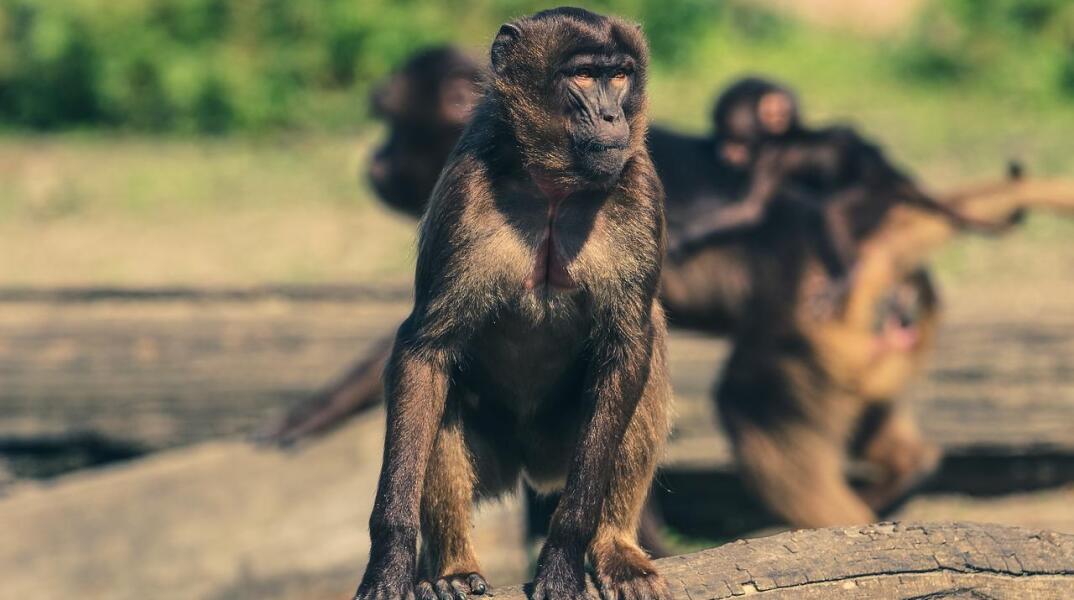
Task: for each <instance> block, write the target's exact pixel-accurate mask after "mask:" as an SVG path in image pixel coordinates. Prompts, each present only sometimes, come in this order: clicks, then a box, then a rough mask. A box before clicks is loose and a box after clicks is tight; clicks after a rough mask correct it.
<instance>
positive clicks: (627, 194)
mask: <svg viewBox="0 0 1074 600" xmlns="http://www.w3.org/2000/svg"><path fill="white" fill-rule="evenodd" d="M491 54H492V61H491V63H492V70H493V75H492V77H491V81H490V87H489V90H488V92H487V93H486V95H485V98H484V100H483V101H482V103H481V104H480V105H479V106H478V107H477V109H476V113H475V116H474V118H473V120H472V121H471V123H470V126H469V127H468V128H467V130H466V132H465V133H464V134H463V137H462V139H461V140H460V141H459V144H458V146H457V147H456V149H455V151H454V153H453V154H452V156H451V158H450V159H449V161H448V164H447V166H446V167H445V169H444V173H443V175H442V176H441V178H440V181H439V182H438V183H437V186H436V189H435V190H434V192H433V196H432V199H431V201H430V205H429V208H428V210H427V212H426V215H425V217H424V219H423V221H422V227H421V234H420V242H419V257H418V266H417V275H416V278H415V288H416V289H415V303H414V309H413V312H412V313H411V315H410V317H409V318H407V320H406V321H405V322H404V323H403V325H402V326H401V327H400V329H399V333H398V334H397V336H396V341H395V346H394V348H393V350H392V356H391V359H390V360H389V363H388V369H387V373H386V392H387V398H388V403H387V405H388V431H387V438H386V441H385V451H384V463H383V467H382V471H381V477H380V482H379V484H378V489H377V498H376V502H375V505H374V509H373V515H372V517H371V518H370V533H371V538H372V547H371V550H370V560H369V566H368V568H367V569H366V573H365V576H364V577H363V580H362V583H361V585H360V586H359V588H358V592H357V598H359V599H361V600H372V599H377V600H380V599H385V600H394V599H397V598H398V599H402V598H411V597H414V596H417V597H418V598H421V599H422V600H434V599H437V598H439V599H440V600H448V599H454V600H461V599H462V598H465V597H466V596H467V595H468V594H475V595H481V594H484V593H486V592H487V590H488V584H487V582H486V581H485V580H484V578H483V577H482V576H481V575H480V568H479V566H478V564H477V559H476V557H475V556H474V553H473V549H472V547H471V544H470V539H469V536H470V532H469V530H470V513H471V504H472V502H473V501H474V500H475V499H476V498H485V497H492V496H495V495H497V494H501V493H504V492H506V491H511V490H513V489H514V487H515V485H516V483H517V480H518V478H519V476H520V474H522V473H524V474H525V476H526V478H527V479H528V480H529V481H531V482H532V483H534V484H535V485H537V486H539V487H542V488H544V489H556V488H559V487H561V486H562V487H563V496H562V499H561V500H560V502H559V506H558V507H557V509H556V512H555V515H554V517H553V520H552V525H551V530H550V533H549V536H548V540H547V542H546V543H545V545H544V548H543V549H542V550H541V555H540V558H539V560H538V567H537V574H536V579H535V582H534V591H533V597H534V598H535V599H536V600H546V599H555V600H570V599H574V598H585V597H586V595H587V594H586V576H585V571H584V565H585V557H586V555H587V554H588V556H589V558H590V561H591V563H592V565H593V568H594V570H595V572H596V579H597V584H598V586H599V587H600V589H601V593H602V595H603V597H605V598H607V599H612V598H637V599H650V598H653V599H658V598H659V599H664V598H670V593H669V591H668V587H667V583H666V582H665V581H664V580H663V578H662V577H660V575H659V574H658V573H656V571H655V569H654V567H653V564H652V562H651V561H650V560H649V558H648V557H647V556H646V555H645V553H644V552H643V551H642V550H641V549H640V548H639V547H638V545H637V542H636V539H635V530H636V528H637V521H638V515H639V514H640V512H641V507H642V503H643V501H644V499H645V496H646V494H647V492H648V489H649V483H650V481H651V479H652V475H653V471H654V469H655V468H656V462H657V458H658V455H659V452H660V448H661V446H662V444H663V441H664V438H665V437H666V434H667V409H668V406H667V405H668V402H669V400H670V387H669V384H668V380H667V373H666V365H665V350H664V343H665V339H664V338H665V335H666V334H665V330H664V323H663V314H662V312H661V309H660V306H659V304H658V303H657V302H656V300H655V297H656V288H657V285H658V281H659V276H660V265H661V257H662V250H663V236H664V233H663V229H664V223H663V207H662V190H661V187H660V182H659V180H658V179H657V177H656V173H655V171H654V169H653V166H652V163H651V161H650V159H649V156H648V151H647V150H646V147H645V132H646V122H645V94H644V84H645V68H646V65H647V61H648V51H647V48H646V44H645V40H644V38H643V37H642V35H641V33H640V30H639V29H638V28H637V27H636V26H634V25H631V24H628V23H625V22H623V21H620V20H618V19H615V18H608V17H602V16H599V15H596V14H593V13H591V12H588V11H585V10H581V9H568V8H561V9H555V10H551V11H544V12H541V13H538V14H536V15H534V16H533V17H530V18H526V19H521V20H519V21H516V22H514V23H509V24H506V25H504V26H503V27H502V28H501V29H500V31H499V33H498V34H497V36H496V39H495V40H494V42H493V45H492V53H491ZM419 524H420V530H421V534H422V539H423V541H424V544H423V549H422V550H423V552H422V559H423V560H422V570H423V573H422V578H421V580H420V581H419V580H418V578H417V572H416V568H417V566H416V560H417V550H416V543H417V536H418V530H419Z"/></svg>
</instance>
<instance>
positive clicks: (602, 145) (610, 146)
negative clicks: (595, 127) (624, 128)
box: [585, 140, 627, 152]
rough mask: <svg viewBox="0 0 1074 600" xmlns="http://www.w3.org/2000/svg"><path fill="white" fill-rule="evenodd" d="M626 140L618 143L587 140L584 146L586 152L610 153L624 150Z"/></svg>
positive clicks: (614, 141) (616, 141)
mask: <svg viewBox="0 0 1074 600" xmlns="http://www.w3.org/2000/svg"><path fill="white" fill-rule="evenodd" d="M626 149H627V142H626V140H623V141H618V140H612V141H601V140H589V141H588V142H587V143H586V145H585V151H586V152H612V151H614V150H626Z"/></svg>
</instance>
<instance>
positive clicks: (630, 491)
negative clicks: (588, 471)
mask: <svg viewBox="0 0 1074 600" xmlns="http://www.w3.org/2000/svg"><path fill="white" fill-rule="evenodd" d="M658 361H663V356H662V351H660V353H659V354H657V353H654V363H653V364H654V368H653V374H652V376H651V377H650V381H649V382H648V383H647V385H646V390H645V392H644V394H643V396H642V399H641V401H640V402H639V404H638V408H637V411H636V412H635V414H634V417H633V419H632V420H631V422H630V425H629V426H628V427H627V430H626V434H625V435H624V437H623V443H622V446H621V447H620V452H619V454H618V456H617V457H616V460H615V463H614V465H613V466H612V477H611V482H610V484H609V487H608V494H607V496H606V497H605V499H604V506H603V508H602V510H601V518H600V523H599V524H598V525H597V533H596V535H595V536H594V537H593V541H592V542H591V543H590V546H589V560H590V562H591V563H592V564H593V569H594V571H595V573H596V580H597V588H598V589H599V590H600V597H601V600H670V599H671V592H670V590H669V588H668V584H667V581H666V580H665V579H664V578H663V577H662V576H660V574H659V573H657V571H656V568H655V566H654V565H653V562H652V561H651V560H650V558H649V556H648V555H647V554H646V553H645V551H644V550H642V548H641V546H640V545H639V544H638V527H639V524H640V522H641V518H642V511H643V507H644V506H645V501H646V498H647V497H648V495H649V490H650V487H651V482H652V479H653V473H654V472H655V470H656V465H657V462H658V461H659V459H660V454H661V452H662V451H663V447H664V441H665V439H666V438H667V435H668V416H667V411H668V408H669V404H670V400H671V389H670V387H669V386H668V383H667V381H666V379H665V377H666V376H665V375H664V374H663V372H662V371H661V370H660V369H658V368H657V367H656V365H658V364H661V363H660V362H658Z"/></svg>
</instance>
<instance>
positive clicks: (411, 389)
mask: <svg viewBox="0 0 1074 600" xmlns="http://www.w3.org/2000/svg"><path fill="white" fill-rule="evenodd" d="M409 332H410V321H408V322H407V323H404V324H403V327H402V328H400V331H399V335H398V337H397V339H396V347H395V350H394V351H393V353H392V358H391V361H390V362H389V364H388V370H387V374H386V375H387V376H386V383H387V385H386V390H387V398H388V431H387V437H386V438H385V441H384V463H383V465H382V466H381V471H380V482H379V483H378V484H377V499H376V502H375V503H374V505H373V515H372V517H370V519H369V533H370V540H371V547H370V551H369V565H368V566H367V567H366V571H365V575H364V576H363V577H362V583H361V585H360V586H359V587H358V592H357V594H356V595H355V598H356V600H413V599H414V583H415V575H416V573H415V571H416V562H417V540H418V530H419V503H420V500H421V496H422V485H423V482H424V479H425V472H426V468H427V466H428V463H429V456H430V454H431V452H432V448H433V443H434V441H435V439H436V432H437V429H438V428H439V426H440V422H441V419H442V418H443V413H444V404H445V402H446V398H447V392H448V368H449V367H448V361H447V359H446V358H445V357H443V356H442V355H440V354H439V353H436V352H434V351H430V350H427V349H422V348H418V347H416V346H415V345H414V344H412V343H410V342H409V335H408V334H409Z"/></svg>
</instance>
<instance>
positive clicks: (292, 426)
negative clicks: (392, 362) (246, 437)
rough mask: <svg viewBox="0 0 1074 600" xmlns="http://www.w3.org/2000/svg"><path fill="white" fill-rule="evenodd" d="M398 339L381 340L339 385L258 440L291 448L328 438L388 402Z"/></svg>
mask: <svg viewBox="0 0 1074 600" xmlns="http://www.w3.org/2000/svg"><path fill="white" fill-rule="evenodd" d="M393 339H394V337H392V336H389V337H388V338H385V339H382V340H379V341H378V342H377V343H376V344H375V345H374V346H373V349H372V350H371V351H370V352H369V354H367V355H366V357H365V358H364V359H362V360H361V361H359V362H358V363H357V364H356V365H355V366H354V367H353V368H352V369H351V370H350V371H349V372H348V373H347V374H346V375H344V376H343V378H341V379H340V380H339V381H337V382H336V383H334V384H333V385H331V386H329V387H328V388H326V389H325V390H322V391H321V392H318V393H317V394H314V395H313V396H310V397H308V398H304V399H303V400H301V401H300V402H298V403H297V404H295V405H294V406H292V407H291V409H290V410H288V411H287V414H286V415H284V417H283V418H282V419H280V420H279V421H275V422H273V423H272V424H270V425H269V426H268V427H266V428H265V429H264V430H263V431H261V432H259V433H258V434H256V435H255V436H254V439H255V441H257V442H258V443H261V444H266V445H272V446H280V447H287V446H291V445H294V444H296V443H298V442H301V441H303V440H307V439H313V438H316V437H318V436H321V435H324V434H325V433H328V432H329V431H332V430H333V429H336V428H337V427H339V426H340V425H342V424H344V423H346V422H347V421H349V420H350V419H351V418H353V417H355V416H357V415H359V414H362V413H364V412H365V411H367V410H369V409H371V408H374V407H376V406H377V405H378V404H380V403H381V401H383V399H384V383H383V374H384V366H385V364H386V363H387V361H388V357H389V356H390V354H391V348H392V341H393Z"/></svg>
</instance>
